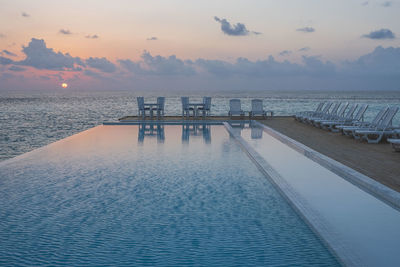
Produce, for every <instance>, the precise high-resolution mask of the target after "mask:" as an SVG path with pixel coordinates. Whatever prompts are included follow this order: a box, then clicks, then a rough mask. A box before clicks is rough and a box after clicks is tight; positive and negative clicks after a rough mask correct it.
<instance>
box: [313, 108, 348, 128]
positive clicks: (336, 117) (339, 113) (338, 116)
mask: <svg viewBox="0 0 400 267" xmlns="http://www.w3.org/2000/svg"><path fill="white" fill-rule="evenodd" d="M348 106H349V103H348V102H346V103H344V104H343V105H341V106H340V108H339V109H338V110H337V112H336V114H331V115H329V116H328V118H327V119H317V120H314V122H313V124H314V126H316V127H319V128H321V123H322V122H326V121H332V120H335V121H336V120H340V119H341V118H343V117H344V113H345V111H346V109H347V107H348Z"/></svg>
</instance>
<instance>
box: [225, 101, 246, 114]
mask: <svg viewBox="0 0 400 267" xmlns="http://www.w3.org/2000/svg"><path fill="white" fill-rule="evenodd" d="M228 115H229V116H230V117H232V116H234V115H239V116H244V111H243V110H242V105H241V103H240V99H231V100H229V113H228Z"/></svg>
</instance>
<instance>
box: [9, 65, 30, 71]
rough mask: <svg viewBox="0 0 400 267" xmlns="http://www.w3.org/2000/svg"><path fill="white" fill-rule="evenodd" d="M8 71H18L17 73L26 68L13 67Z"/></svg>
mask: <svg viewBox="0 0 400 267" xmlns="http://www.w3.org/2000/svg"><path fill="white" fill-rule="evenodd" d="M8 69H9V70H11V71H17V72H20V71H25V70H26V69H25V68H21V67H18V66H11V67H9V68H8Z"/></svg>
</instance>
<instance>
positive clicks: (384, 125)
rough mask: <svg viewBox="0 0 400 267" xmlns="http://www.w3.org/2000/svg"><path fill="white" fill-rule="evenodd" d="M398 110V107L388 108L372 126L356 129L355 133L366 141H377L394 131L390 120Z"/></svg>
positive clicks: (375, 142) (374, 142)
mask: <svg viewBox="0 0 400 267" xmlns="http://www.w3.org/2000/svg"><path fill="white" fill-rule="evenodd" d="M398 110H399V108H398V107H391V108H389V109H388V111H387V112H386V114H385V116H384V117H383V118H382V119H381V120H380V121H379V123H378V124H377V125H376V126H375V127H374V128H369V129H361V130H356V131H355V135H356V136H359V137H360V138H361V139H365V140H366V141H367V142H368V143H373V144H377V143H379V142H380V141H381V140H382V138H383V137H385V136H388V135H392V134H394V133H395V129H394V128H393V126H392V120H393V117H394V116H395V115H396V113H397V111H398Z"/></svg>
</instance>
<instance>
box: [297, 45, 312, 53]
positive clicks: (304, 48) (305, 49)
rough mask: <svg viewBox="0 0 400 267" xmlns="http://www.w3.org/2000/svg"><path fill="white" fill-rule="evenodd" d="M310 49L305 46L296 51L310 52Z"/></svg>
mask: <svg viewBox="0 0 400 267" xmlns="http://www.w3.org/2000/svg"><path fill="white" fill-rule="evenodd" d="M310 49H311V48H310V47H308V46H306V47H302V48H300V49H299V50H298V51H300V52H307V51H310Z"/></svg>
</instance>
